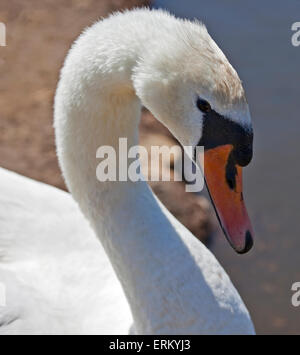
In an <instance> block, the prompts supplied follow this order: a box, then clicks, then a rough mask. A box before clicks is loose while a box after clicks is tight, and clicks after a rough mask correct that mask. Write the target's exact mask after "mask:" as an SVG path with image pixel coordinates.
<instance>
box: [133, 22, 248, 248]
mask: <svg viewBox="0 0 300 355" xmlns="http://www.w3.org/2000/svg"><path fill="white" fill-rule="evenodd" d="M133 81H134V86H135V89H136V93H137V95H138V96H139V98H140V99H141V101H142V103H143V104H144V105H145V106H146V107H147V108H148V109H149V110H150V111H151V112H152V113H153V114H154V115H155V116H156V118H157V119H159V120H160V121H161V122H162V123H163V124H164V125H165V126H166V127H167V128H168V129H169V130H170V131H171V132H172V133H173V134H174V136H175V137H176V138H177V139H178V140H179V142H180V143H181V144H182V145H183V146H192V147H193V149H194V152H196V147H197V146H204V175H205V181H206V185H207V187H208V190H209V193H210V196H211V199H212V202H213V204H214V207H215V210H216V213H217V217H218V219H219V222H220V224H221V227H222V229H223V231H224V234H225V236H226V237H227V239H228V241H229V243H230V244H231V246H232V247H233V248H234V249H235V250H236V251H237V252H238V253H240V254H243V253H246V252H247V251H249V250H250V249H251V247H252V245H253V239H252V235H253V231H252V227H251V223H250V220H249V217H248V214H247V211H246V208H245V205H244V199H243V191H242V168H243V167H244V166H246V165H248V164H249V163H250V161H251V159H252V144H253V131H252V125H251V116H250V113H249V108H248V104H247V101H246V98H245V93H244V89H243V87H242V83H241V80H240V79H239V76H238V74H237V72H236V71H235V70H234V68H233V67H232V66H231V64H230V63H229V61H228V60H227V58H226V57H225V55H224V54H223V52H222V51H221V50H220V48H219V47H218V46H217V44H216V43H215V42H214V41H213V39H212V38H211V37H210V35H209V34H208V32H207V30H206V28H205V26H204V25H202V24H199V23H192V22H188V21H178V24H177V28H173V31H172V33H169V35H168V36H167V37H166V38H160V40H159V41H156V43H155V44H153V46H152V47H151V52H147V53H146V54H145V55H144V57H143V58H141V60H140V61H139V63H138V65H137V67H136V68H135V71H134V78H133ZM195 154H196V153H195ZM193 158H196V159H195V160H196V161H199V160H198V159H197V157H196V156H194V157H193ZM202 168H203V167H202Z"/></svg>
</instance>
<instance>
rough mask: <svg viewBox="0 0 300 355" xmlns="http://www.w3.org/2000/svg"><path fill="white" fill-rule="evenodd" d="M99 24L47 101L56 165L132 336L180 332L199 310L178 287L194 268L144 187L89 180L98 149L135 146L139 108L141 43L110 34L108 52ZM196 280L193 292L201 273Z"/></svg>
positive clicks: (77, 50) (70, 58) (73, 52)
mask: <svg viewBox="0 0 300 355" xmlns="http://www.w3.org/2000/svg"><path fill="white" fill-rule="evenodd" d="M101 26H105V23H104V24H101V23H100V24H97V25H96V26H95V27H94V28H92V29H90V30H89V31H88V32H87V33H86V34H85V35H83V36H82V37H81V38H80V39H79V41H78V42H77V44H76V46H75V47H74V48H73V49H72V50H71V52H70V54H69V56H68V59H67V61H66V64H65V67H64V69H63V71H62V76H61V80H60V83H59V87H58V90H57V95H56V102H55V127H56V137H57V150H58V156H59V160H60V164H61V167H62V171H63V174H64V176H65V180H66V182H67V185H68V187H69V189H70V191H71V193H72V195H73V196H74V198H75V200H76V201H77V202H78V203H79V205H80V207H81V209H82V211H83V212H84V214H85V215H86V217H87V218H88V219H89V220H90V221H91V224H92V226H93V228H94V229H95V231H96V233H97V236H98V237H99V239H100V240H101V242H102V244H103V246H104V248H105V250H106V252H107V254H108V256H109V258H110V261H111V263H112V265H113V267H114V269H115V271H116V274H117V276H118V278H119V280H120V281H121V284H122V286H123V288H124V291H125V294H126V296H127V299H128V301H129V304H130V306H131V309H132V313H133V318H134V322H135V327H136V330H137V331H138V332H141V333H154V332H156V333H159V332H161V333H164V332H165V333H166V332H168V333H175V332H177V331H178V332H180V330H181V331H182V332H184V331H188V329H189V327H194V325H195V324H194V323H195V321H196V320H199V314H196V313H197V312H200V311H201V307H199V308H198V309H197V312H195V309H194V307H193V303H194V302H195V300H193V301H192V298H195V295H194V294H190V291H191V290H192V289H193V287H191V289H189V287H186V288H183V289H182V290H181V289H180V287H181V286H180V285H182V278H184V277H185V278H186V276H187V275H188V278H187V279H186V280H185V282H186V283H187V282H188V283H191V284H192V285H193V284H194V281H193V275H194V273H195V272H196V273H198V272H199V270H198V268H197V266H196V264H195V261H194V259H193V257H192V256H191V254H190V252H189V250H188V249H187V247H186V246H185V243H184V242H183V240H182V239H181V238H180V237H179V235H178V233H177V232H176V231H175V230H174V227H173V226H172V224H171V223H170V221H169V218H170V217H169V216H168V215H167V213H166V212H165V210H164V209H162V208H161V206H160V204H159V203H158V202H157V200H156V198H155V197H154V196H153V194H152V192H151V191H150V189H149V188H148V185H147V184H146V183H131V182H115V183H113V182H107V183H100V182H99V181H98V180H97V178H96V169H97V164H99V160H97V159H96V151H97V149H98V148H99V147H100V146H103V145H109V146H113V147H115V148H118V140H119V138H120V137H126V138H128V146H130V145H135V144H137V142H138V125H139V120H140V112H141V103H140V101H139V99H138V98H137V96H136V94H135V91H134V89H133V85H132V81H131V75H132V71H133V68H134V66H135V64H136V63H137V62H138V59H139V50H140V49H139V48H140V47H142V46H144V45H145V41H144V38H141V36H137V38H141V42H140V43H138V42H137V41H135V42H134V43H132V42H131V40H130V41H129V40H128V39H127V38H126V37H124V38H123V34H122V33H121V32H120V31H119V33H112V34H111V41H112V42H113V41H114V38H116V40H117V41H118V45H116V47H115V48H118V50H117V49H115V50H114V51H111V50H110V49H111V48H106V47H105V43H106V42H107V41H105V39H104V38H101V33H102V30H103V28H102V27H101ZM126 41H127V43H125V42H126ZM112 42H110V45H111V43H112ZM120 43H122V44H123V45H122V46H121V45H120ZM116 151H117V152H118V149H116ZM194 276H195V275H194ZM196 279H197V282H198V286H199V285H200V281H201V279H202V276H201V274H200V275H199V276H198V277H197V278H196ZM203 283H204V281H203ZM176 288H177V290H176ZM170 295H172V297H170ZM183 304H185V307H186V309H181V310H180V319H178V309H179V308H180V307H181V306H180V305H183ZM202 311H203V310H202Z"/></svg>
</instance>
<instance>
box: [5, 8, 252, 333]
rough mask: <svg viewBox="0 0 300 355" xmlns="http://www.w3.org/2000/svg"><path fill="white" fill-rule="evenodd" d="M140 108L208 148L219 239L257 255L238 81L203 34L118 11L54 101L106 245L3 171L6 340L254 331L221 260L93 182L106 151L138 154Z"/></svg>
mask: <svg viewBox="0 0 300 355" xmlns="http://www.w3.org/2000/svg"><path fill="white" fill-rule="evenodd" d="M207 101H209V103H210V104H208V102H207ZM141 103H142V104H144V105H145V106H146V107H148V108H149V109H150V110H151V111H152V112H153V113H154V114H155V115H156V117H157V118H158V119H160V120H161V121H162V122H163V123H164V124H165V125H166V126H167V127H168V128H169V129H170V130H171V131H172V132H173V134H174V135H175V136H176V137H177V138H178V139H179V140H180V142H181V143H182V144H184V145H193V146H196V145H197V144H198V143H201V144H205V145H206V148H207V149H206V153H205V159H206V161H205V162H206V165H207V167H208V169H207V171H206V173H207V175H206V178H207V184H208V187H209V188H210V192H211V195H212V198H213V200H214V202H215V205H216V210H217V211H218V213H219V218H220V221H221V223H222V226H223V228H224V231H225V233H226V234H227V237H228V239H229V240H230V242H231V244H232V245H233V246H234V247H235V249H236V250H237V251H238V252H244V251H246V250H248V249H249V248H250V239H251V236H250V231H248V229H249V228H250V226H249V225H248V224H249V222H248V218H247V215H246V212H245V210H244V207H243V204H242V201H241V200H242V199H241V196H242V195H241V191H240V188H241V186H240V185H241V181H240V179H241V166H242V165H246V164H247V163H248V162H249V161H250V159H251V143H252V133H251V132H252V131H251V122H250V115H249V111H248V106H247V103H246V101H245V97H244V92H243V89H242V86H241V83H240V80H239V78H238V76H237V74H236V72H235V71H234V69H233V68H232V67H231V65H230V64H229V62H228V61H227V59H226V58H225V56H224V55H223V53H222V52H221V50H220V49H219V48H218V47H217V45H216V44H215V43H214V42H213V40H212V39H211V37H210V36H209V34H208V33H207V31H206V29H205V27H204V26H203V25H201V24H198V23H191V22H188V21H183V20H179V19H175V18H174V17H172V16H170V15H169V14H167V13H165V12H161V11H150V10H146V9H145V10H134V11H131V12H126V13H123V14H115V15H113V16H111V17H109V18H108V19H106V20H103V21H101V22H99V23H97V24H95V25H94V26H92V27H91V28H89V29H88V30H86V31H85V33H84V34H83V35H82V36H81V37H80V38H79V39H78V40H77V42H76V43H75V45H74V46H73V48H72V49H71V51H70V53H69V55H68V58H67V60H66V63H65V66H64V68H63V70H62V73H61V79H60V83H59V86H58V90H57V94H56V100H55V128H56V137H57V151H58V156H59V160H60V164H61V167H62V171H63V174H64V177H65V179H66V182H67V185H68V187H69V189H70V191H71V193H72V195H73V197H74V199H75V200H76V201H77V202H78V204H79V206H80V208H81V210H82V211H83V213H84V214H85V216H86V217H87V219H88V220H89V221H90V223H91V225H92V227H93V229H94V231H95V232H96V235H97V236H98V238H99V239H100V241H101V244H102V246H103V249H102V246H101V245H100V243H99V242H98V241H97V238H95V237H94V233H93V232H92V230H91V229H90V227H89V226H88V223H87V222H86V220H85V219H84V218H83V216H82V214H81V212H79V210H78V208H77V205H76V204H75V203H74V202H73V199H72V198H71V197H70V195H68V194H66V193H64V192H61V191H58V190H57V189H54V188H52V187H49V186H45V185H43V184H39V183H36V182H33V181H30V180H28V179H26V178H23V177H19V176H17V175H15V174H13V173H10V172H7V171H4V170H1V171H0V186H1V195H0V203H1V212H0V231H1V232H0V282H1V283H2V285H5V287H6V302H7V305H6V307H0V332H1V333H3V334H5V333H9V334H13V333H34V334H36V333H55V334H57V333H58V334H60V333H64V334H66V333H80V334H86V333H100V334H106V333H109V334H122V333H125V334H126V333H128V332H129V331H130V329H131V331H132V332H133V333H135V334H253V333H254V328H253V325H252V322H251V319H250V316H249V314H248V311H247V310H246V308H245V306H244V304H243V302H242V300H241V299H240V296H239V295H238V293H237V291H236V290H235V288H234V286H233V285H232V283H231V281H230V280H229V278H228V276H227V274H226V273H225V271H224V270H223V269H222V267H221V266H220V265H219V263H218V262H217V261H216V259H215V257H214V256H213V255H212V254H211V253H210V252H209V251H208V250H207V249H206V248H205V247H204V246H203V245H202V244H201V243H200V242H199V241H198V240H197V239H196V238H195V237H194V236H193V235H192V234H191V233H190V232H189V231H188V230H187V229H186V228H184V227H183V226H182V225H181V224H180V223H179V222H178V221H177V220H176V219H175V218H174V217H173V216H172V215H171V214H170V213H169V212H168V211H167V210H166V209H165V208H164V207H163V206H162V205H161V204H160V203H159V202H158V201H157V199H156V198H155V197H154V195H153V194H152V192H151V190H150V189H149V188H148V186H147V184H146V183H132V182H119V183H118V182H115V183H114V182H106V183H100V182H99V181H97V179H96V167H97V164H98V163H99V161H98V160H97V159H96V151H97V148H98V147H99V146H101V145H110V146H117V144H118V138H119V137H127V138H128V140H129V144H131V145H135V144H137V139H138V134H137V132H138V124H139V119H140V110H141ZM211 169H212V171H211ZM225 176H226V178H225ZM215 177H217V179H219V180H218V181H216V180H214V179H215ZM222 194H223V195H222ZM222 196H223V197H224V199H225V200H222ZM228 211H229V212H228ZM232 213H233V214H234V215H235V217H236V220H234V219H233V218H232ZM104 250H105V252H104ZM106 255H108V258H109V260H108V258H107V256H106ZM111 265H112V266H113V269H114V271H113V269H112V267H111ZM115 275H117V277H118V279H117V277H116V276H115ZM118 280H120V282H119V281H118ZM123 290H124V293H123Z"/></svg>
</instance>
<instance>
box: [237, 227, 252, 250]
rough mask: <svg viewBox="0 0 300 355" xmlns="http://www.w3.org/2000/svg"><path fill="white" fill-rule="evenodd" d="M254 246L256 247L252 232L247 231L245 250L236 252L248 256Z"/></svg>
mask: <svg viewBox="0 0 300 355" xmlns="http://www.w3.org/2000/svg"><path fill="white" fill-rule="evenodd" d="M253 245H254V243H253V237H252V235H251V233H250V231H247V232H246V235H245V247H244V249H243V250H236V252H237V253H238V254H246V253H248V252H249V251H250V250H251V249H252V247H253Z"/></svg>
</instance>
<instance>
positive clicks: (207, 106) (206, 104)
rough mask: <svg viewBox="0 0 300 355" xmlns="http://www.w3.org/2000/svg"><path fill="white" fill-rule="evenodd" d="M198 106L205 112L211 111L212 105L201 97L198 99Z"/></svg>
mask: <svg viewBox="0 0 300 355" xmlns="http://www.w3.org/2000/svg"><path fill="white" fill-rule="evenodd" d="M197 107H198V109H199V110H200V111H201V112H204V113H207V112H209V111H211V106H210V104H209V102H207V101H206V100H203V99H201V98H200V97H199V98H198V100H197Z"/></svg>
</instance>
